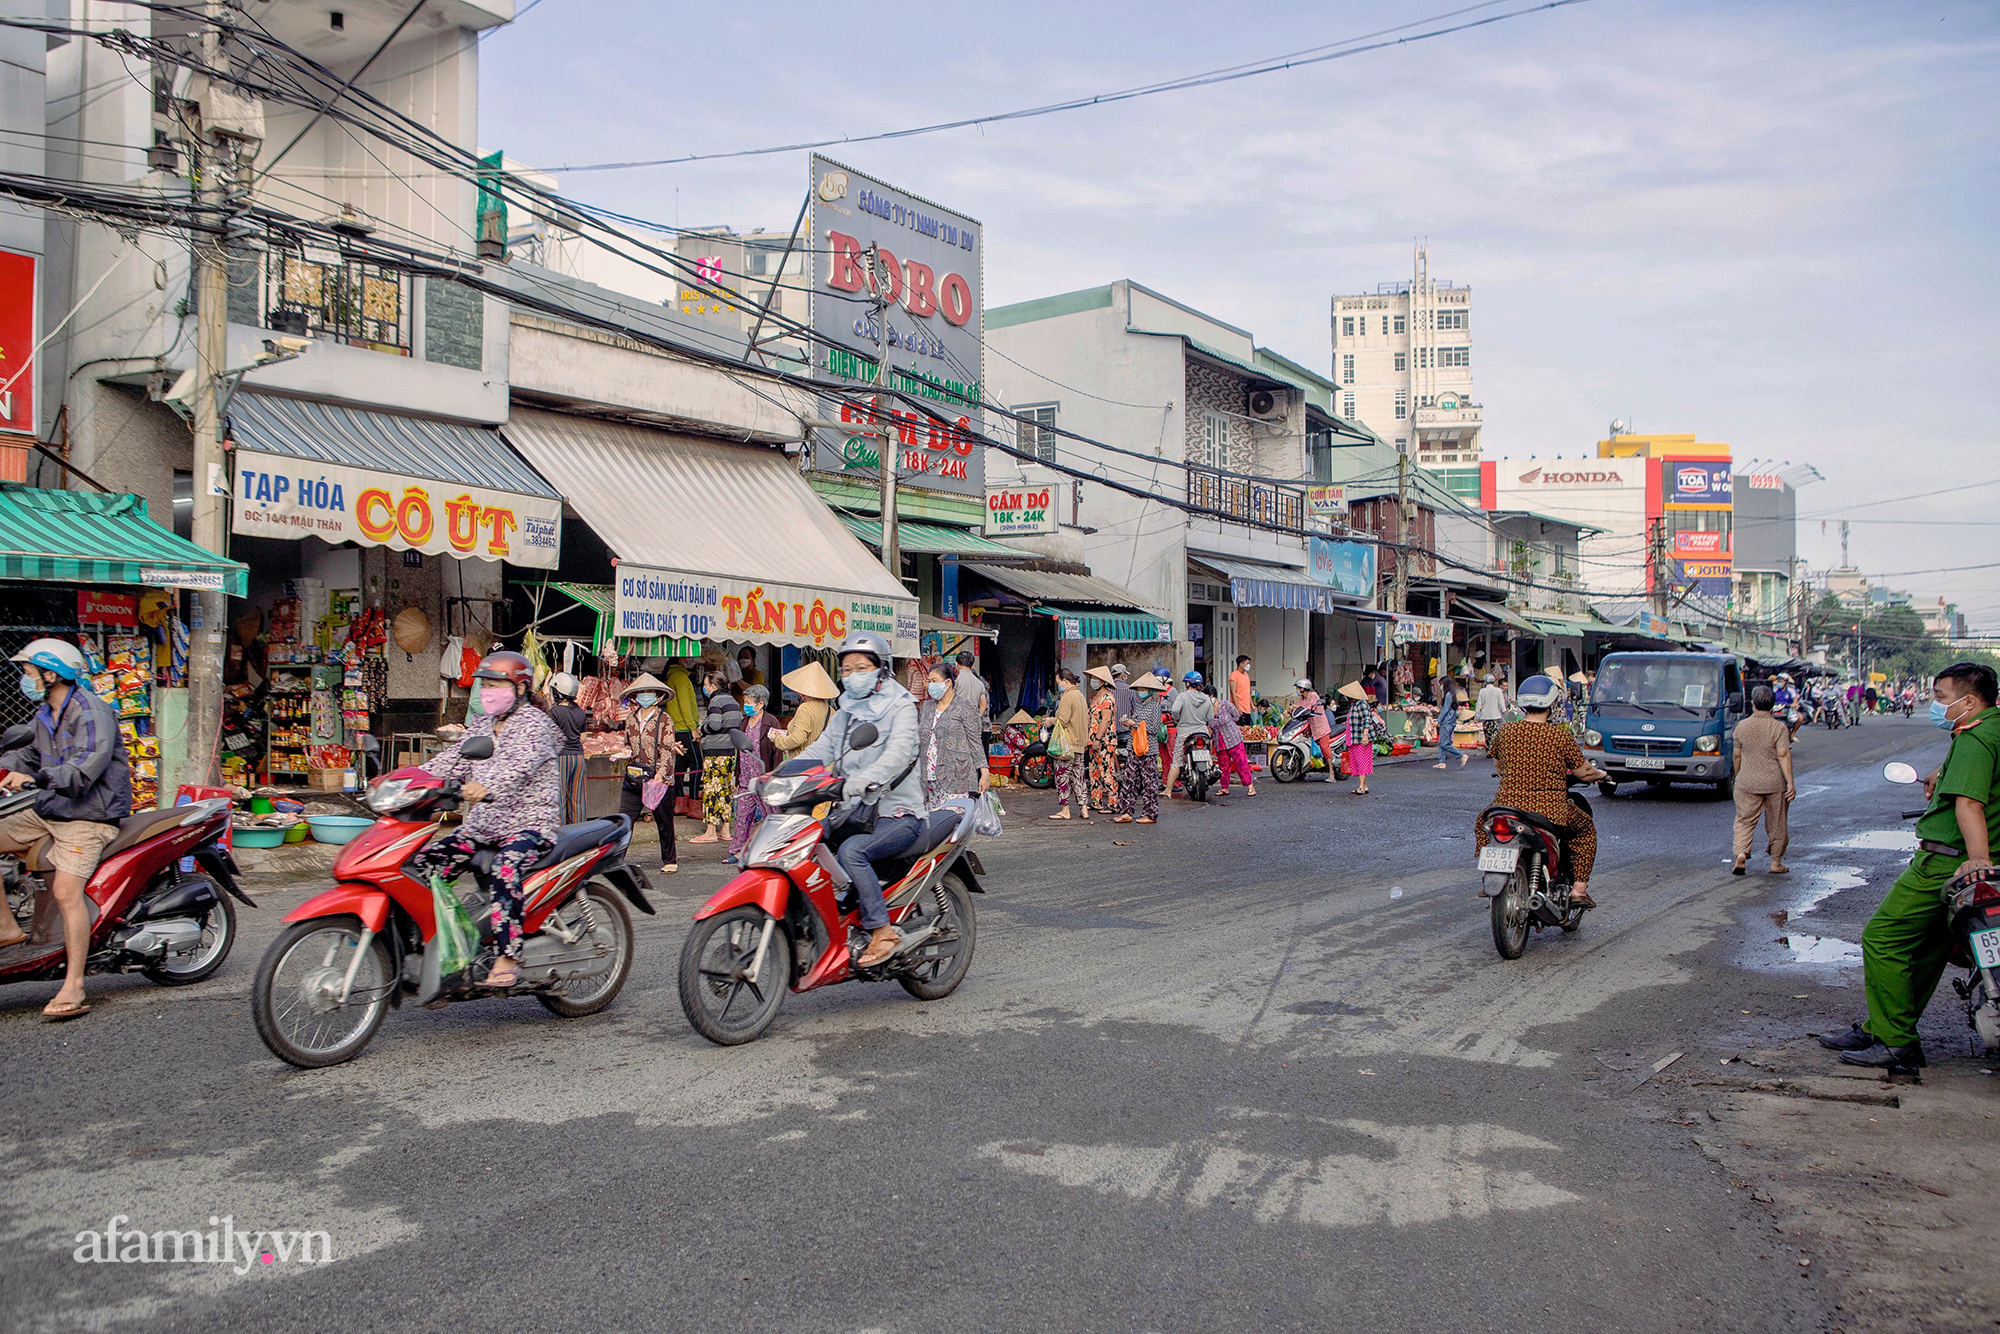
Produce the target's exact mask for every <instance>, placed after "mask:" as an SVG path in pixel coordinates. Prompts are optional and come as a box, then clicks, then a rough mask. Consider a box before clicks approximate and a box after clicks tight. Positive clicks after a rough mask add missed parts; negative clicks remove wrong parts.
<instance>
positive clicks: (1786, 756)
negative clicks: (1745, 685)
mask: <svg viewBox="0 0 2000 1334" xmlns="http://www.w3.org/2000/svg"><path fill="white" fill-rule="evenodd" d="M1750 704H1751V711H1750V716H1749V717H1748V718H1745V719H1744V720H1743V721H1742V722H1740V723H1738V724H1736V732H1735V743H1734V752H1735V760H1734V766H1733V767H1734V769H1735V771H1736V843H1735V851H1736V864H1735V866H1733V867H1731V868H1730V874H1731V875H1742V874H1743V864H1744V863H1745V862H1747V861H1749V860H1750V845H1751V843H1752V842H1753V841H1755V839H1756V837H1757V817H1758V816H1760V815H1761V816H1762V817H1763V818H1764V844H1765V851H1767V852H1769V853H1770V854H1771V874H1772V875H1789V874H1790V873H1791V869H1792V868H1791V867H1789V866H1787V865H1785V848H1786V847H1787V846H1788V845H1789V843H1790V841H1791V840H1790V838H1789V837H1788V832H1787V828H1786V826H1787V824H1788V822H1789V820H1790V813H1791V806H1792V798H1793V797H1795V796H1797V795H1798V788H1797V786H1796V785H1795V784H1794V783H1793V781H1792V729H1791V728H1790V727H1788V726H1786V724H1785V723H1784V721H1783V720H1782V719H1780V718H1779V717H1778V715H1777V712H1776V710H1777V705H1778V694H1777V692H1776V691H1775V690H1773V689H1771V687H1769V686H1758V687H1757V688H1756V689H1755V690H1753V691H1751V692H1750Z"/></svg>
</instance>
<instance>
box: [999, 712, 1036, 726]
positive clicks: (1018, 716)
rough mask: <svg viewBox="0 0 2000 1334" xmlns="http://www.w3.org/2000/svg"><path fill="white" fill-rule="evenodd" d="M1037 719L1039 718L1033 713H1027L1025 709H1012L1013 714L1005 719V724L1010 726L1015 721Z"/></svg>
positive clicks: (1021, 721) (1030, 721) (1026, 721)
mask: <svg viewBox="0 0 2000 1334" xmlns="http://www.w3.org/2000/svg"><path fill="white" fill-rule="evenodd" d="M1037 721H1039V720H1038V719H1037V718H1036V717H1035V715H1034V714H1032V713H1029V712H1028V711H1027V710H1026V709H1016V710H1014V716H1013V717H1012V718H1009V719H1008V720H1007V724H1008V725H1009V726H1012V725H1013V724H1015V723H1032V722H1037Z"/></svg>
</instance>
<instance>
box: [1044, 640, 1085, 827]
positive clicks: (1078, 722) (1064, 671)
mask: <svg viewBox="0 0 2000 1334" xmlns="http://www.w3.org/2000/svg"><path fill="white" fill-rule="evenodd" d="M1056 682H1057V684H1058V685H1059V686H1061V688H1062V695H1061V697H1060V698H1059V699H1058V700H1057V701H1056V721H1055V728H1054V730H1053V731H1051V732H1050V734H1049V736H1050V739H1051V740H1053V739H1055V738H1056V737H1058V736H1060V737H1061V738H1062V745H1063V754H1062V758H1060V759H1058V760H1057V761H1056V801H1057V802H1058V803H1059V804H1060V805H1061V809H1060V810H1058V811H1057V812H1056V813H1055V814H1054V815H1051V816H1050V817H1049V818H1050V819H1051V820H1067V819H1070V818H1071V815H1070V812H1071V808H1072V807H1074V808H1075V812H1076V814H1075V818H1077V819H1079V820H1088V819H1089V818H1090V706H1089V705H1088V704H1086V703H1085V702H1084V699H1083V686H1082V681H1081V679H1080V678H1079V677H1078V676H1077V674H1076V673H1075V672H1073V671H1071V670H1070V669H1069V668H1067V667H1064V668H1061V669H1060V670H1058V671H1057V672H1056Z"/></svg>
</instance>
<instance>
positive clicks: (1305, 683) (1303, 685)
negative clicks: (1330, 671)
mask: <svg viewBox="0 0 2000 1334" xmlns="http://www.w3.org/2000/svg"><path fill="white" fill-rule="evenodd" d="M1312 688H1313V683H1312V682H1311V681H1309V680H1307V679H1306V678H1305V677H1303V676H1301V677H1300V678H1299V679H1298V680H1296V681H1294V682H1292V689H1294V690H1297V691H1299V692H1301V693H1304V692H1305V691H1308V690H1311V689H1312Z"/></svg>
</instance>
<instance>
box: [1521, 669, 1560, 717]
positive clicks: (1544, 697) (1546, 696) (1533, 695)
mask: <svg viewBox="0 0 2000 1334" xmlns="http://www.w3.org/2000/svg"><path fill="white" fill-rule="evenodd" d="M1561 698H1562V687H1561V686H1559V685H1557V684H1556V683H1555V682H1554V681H1552V680H1550V679H1549V678H1548V677H1546V676H1531V677H1529V678H1528V679H1527V680H1525V681H1523V682H1521V688H1520V689H1519V690H1516V691H1515V692H1514V702H1515V703H1516V704H1519V705H1520V706H1521V707H1522V708H1524V709H1549V708H1554V707H1555V702H1556V701H1557V700H1558V699H1561Z"/></svg>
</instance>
